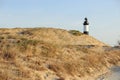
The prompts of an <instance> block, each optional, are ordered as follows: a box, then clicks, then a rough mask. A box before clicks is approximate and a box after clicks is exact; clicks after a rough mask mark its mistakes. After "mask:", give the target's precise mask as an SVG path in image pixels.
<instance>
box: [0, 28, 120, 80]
mask: <svg viewBox="0 0 120 80" xmlns="http://www.w3.org/2000/svg"><path fill="white" fill-rule="evenodd" d="M119 62H120V50H119V49H116V48H112V47H110V46H109V45H106V44H105V43H102V42H100V41H99V40H97V39H95V38H93V37H91V36H88V35H84V34H83V33H81V32H79V31H77V30H70V31H67V30H63V29H54V28H12V29H6V28H5V29H4V28H2V29H0V80H88V79H89V80H94V79H95V78H96V77H97V76H99V75H100V74H102V73H104V72H106V71H107V69H108V68H109V67H111V66H113V65H119Z"/></svg>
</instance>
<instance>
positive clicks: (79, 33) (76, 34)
mask: <svg viewBox="0 0 120 80" xmlns="http://www.w3.org/2000/svg"><path fill="white" fill-rule="evenodd" d="M69 33H70V34H72V35H75V36H81V35H82V33H81V32H79V31H77V30H70V31H69Z"/></svg>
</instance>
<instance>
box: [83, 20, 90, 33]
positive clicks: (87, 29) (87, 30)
mask: <svg viewBox="0 0 120 80" xmlns="http://www.w3.org/2000/svg"><path fill="white" fill-rule="evenodd" d="M83 26H84V31H83V33H84V34H87V35H89V22H88V19H87V18H85V21H84V23H83Z"/></svg>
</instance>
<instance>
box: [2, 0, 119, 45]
mask: <svg viewBox="0 0 120 80" xmlns="http://www.w3.org/2000/svg"><path fill="white" fill-rule="evenodd" d="M84 17H88V20H89V23H90V35H91V36H94V37H95V38H97V39H99V40H101V41H103V42H105V43H107V44H110V45H114V44H116V42H117V40H118V39H120V1H119V0H0V27H1V28H4V27H7V28H11V27H54V28H63V29H67V30H70V29H76V30H80V31H81V32H82V31H83V25H82V23H83V21H84Z"/></svg>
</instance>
